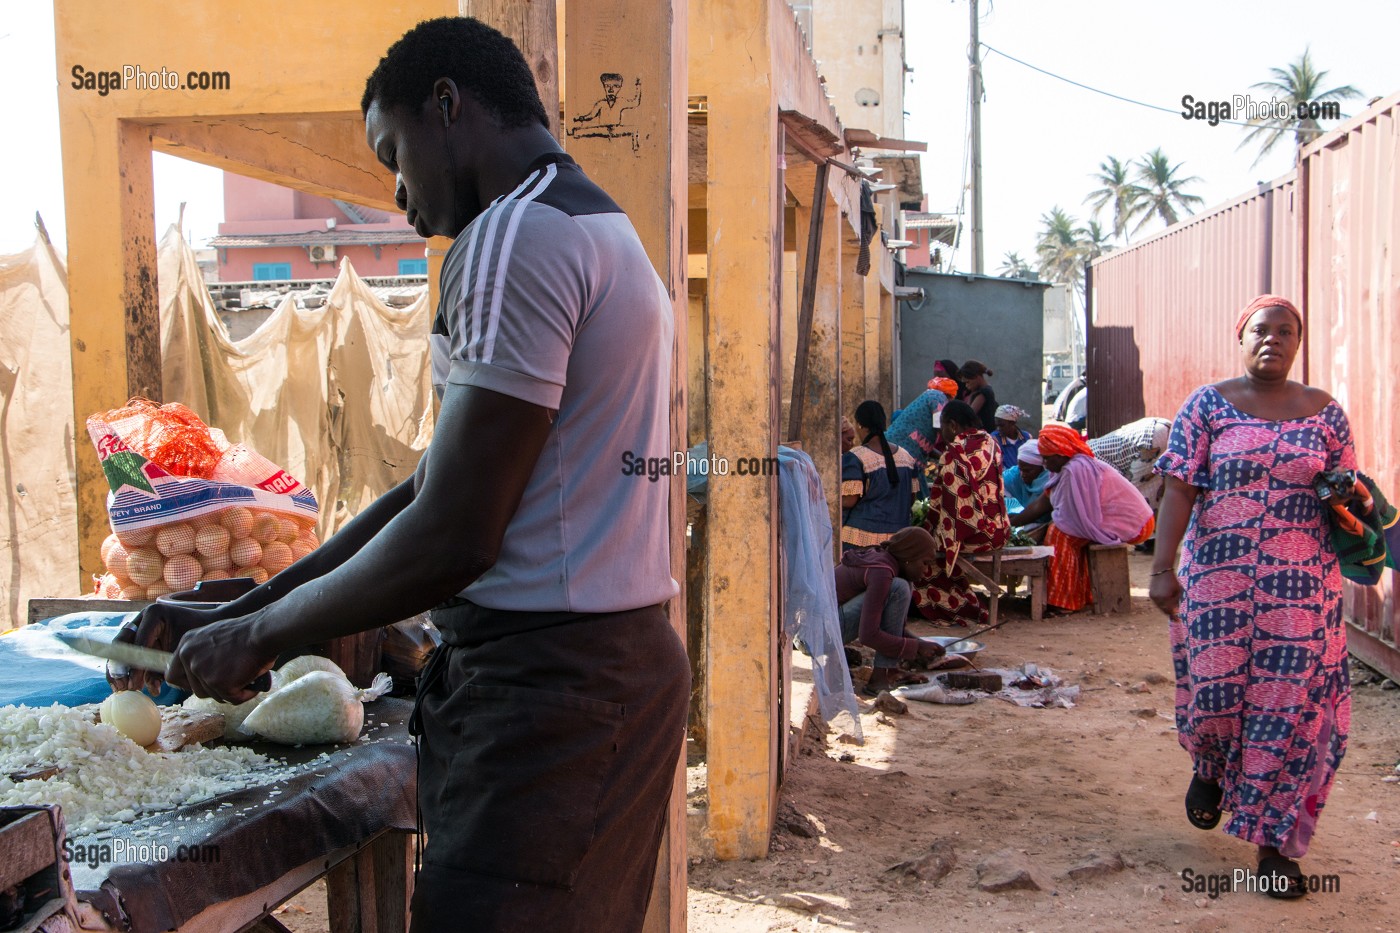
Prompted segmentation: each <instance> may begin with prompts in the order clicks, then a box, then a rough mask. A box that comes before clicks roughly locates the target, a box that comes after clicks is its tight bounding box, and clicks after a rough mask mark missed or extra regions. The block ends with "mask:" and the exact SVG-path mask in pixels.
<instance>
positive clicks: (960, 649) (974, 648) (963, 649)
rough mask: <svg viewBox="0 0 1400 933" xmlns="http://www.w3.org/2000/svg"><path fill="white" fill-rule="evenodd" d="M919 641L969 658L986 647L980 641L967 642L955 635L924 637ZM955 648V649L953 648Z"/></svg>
mask: <svg viewBox="0 0 1400 933" xmlns="http://www.w3.org/2000/svg"><path fill="white" fill-rule="evenodd" d="M919 640H920V641H930V642H933V643H934V644H935V645H942V646H943V648H944V650H946V651H947V652H948V653H949V654H961V655H963V656H964V657H969V656H971V655H974V654H976V653H977V652H979V651H981V650H982V649H983V648H985V647H987V646H986V645H984V644H982V643H981V642H980V641H968V640H967V639H965V638H958V637H957V636H955V635H924V636H921V637H920V639H919ZM954 646H956V647H954Z"/></svg>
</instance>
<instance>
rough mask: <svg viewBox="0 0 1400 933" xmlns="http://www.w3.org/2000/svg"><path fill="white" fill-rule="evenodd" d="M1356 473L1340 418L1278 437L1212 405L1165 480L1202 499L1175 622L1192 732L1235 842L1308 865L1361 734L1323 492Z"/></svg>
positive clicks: (1196, 416) (1282, 424) (1187, 547)
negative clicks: (1351, 743) (1327, 476)
mask: <svg viewBox="0 0 1400 933" xmlns="http://www.w3.org/2000/svg"><path fill="white" fill-rule="evenodd" d="M1354 469H1356V452H1355V450H1354V448H1353V447H1352V440H1351V426H1350V424H1349V423H1348V422H1347V416H1346V414H1345V413H1344V412H1343V411H1342V408H1341V406H1340V405H1338V404H1337V403H1336V402H1329V403H1328V404H1327V407H1326V408H1324V409H1322V411H1320V412H1318V413H1317V414H1315V415H1311V416H1309V417H1306V418H1291V419H1287V420H1283V421H1268V420H1265V419H1262V418H1257V417H1255V416H1253V415H1250V414H1247V413H1245V412H1243V411H1241V410H1239V409H1238V408H1236V407H1235V406H1234V405H1233V404H1231V403H1230V401H1229V400H1228V399H1226V398H1225V396H1224V395H1222V394H1221V393H1220V390H1219V389H1217V388H1215V387H1214V386H1206V387H1204V388H1202V389H1198V390H1197V391H1196V392H1195V394H1193V395H1192V396H1191V397H1190V398H1189V399H1187V401H1186V404H1185V405H1183V406H1182V408H1181V413H1180V414H1178V415H1177V416H1176V422H1175V424H1173V426H1172V432H1171V440H1170V442H1169V443H1168V446H1167V451H1166V453H1164V454H1163V455H1162V458H1161V459H1160V460H1158V461H1157V470H1158V472H1160V473H1162V474H1164V475H1166V476H1174V477H1176V478H1177V479H1179V480H1181V481H1182V482H1184V483H1188V484H1190V485H1192V486H1195V487H1196V488H1198V489H1200V490H1201V494H1200V496H1199V497H1198V498H1197V499H1196V504H1195V506H1194V507H1193V508H1192V510H1191V523H1190V525H1189V526H1188V528H1187V530H1186V538H1185V540H1184V541H1183V542H1182V545H1181V567H1180V569H1179V570H1178V571H1177V577H1178V579H1180V581H1181V585H1182V588H1183V590H1184V594H1183V599H1182V602H1181V611H1180V614H1179V616H1177V617H1176V618H1174V619H1172V622H1171V642H1172V661H1173V664H1174V666H1175V668H1176V724H1177V737H1178V738H1179V739H1180V741H1181V745H1182V747H1183V748H1185V749H1186V750H1187V751H1188V752H1190V753H1191V758H1192V761H1193V763H1194V765H1195V769H1196V773H1197V774H1199V775H1200V776H1201V777H1203V778H1205V779H1206V780H1210V781H1216V782H1218V783H1219V784H1220V786H1221V788H1222V789H1223V790H1224V795H1225V796H1224V799H1223V801H1222V802H1221V808H1222V809H1223V810H1226V811H1228V812H1229V813H1230V815H1231V816H1230V822H1229V823H1227V824H1226V825H1225V832H1227V833H1229V834H1230V835H1232V836H1238V837H1239V838H1241V839H1244V840H1246V841H1248V842H1252V843H1254V844H1256V845H1261V846H1274V847H1276V848H1277V849H1278V850H1279V851H1280V852H1282V853H1283V855H1284V856H1286V857H1288V858H1299V857H1301V856H1302V855H1304V854H1305V853H1306V852H1307V849H1308V843H1309V842H1310V841H1311V839H1312V834H1313V830H1314V829H1315V828H1316V825H1317V817H1318V813H1319V812H1320V811H1321V810H1322V807H1323V804H1325V803H1326V802H1327V796H1328V793H1329V791H1330V790H1331V787H1332V779H1333V778H1334V777H1335V776H1336V773H1337V767H1338V766H1339V765H1340V764H1341V761H1342V756H1343V755H1344V754H1345V753H1346V745H1347V732H1348V730H1349V727H1350V724H1351V680H1350V677H1349V674H1348V667H1347V636H1346V623H1345V621H1344V620H1343V613H1342V575H1341V571H1340V570H1339V569H1338V564H1337V555H1336V552H1335V551H1333V550H1332V539H1331V535H1330V532H1329V525H1328V522H1327V518H1326V516H1325V515H1324V513H1323V507H1322V503H1321V500H1319V499H1318V496H1317V493H1316V492H1314V491H1313V486H1312V482H1313V478H1314V477H1315V476H1316V475H1317V474H1318V473H1319V472H1320V471H1322V470H1354Z"/></svg>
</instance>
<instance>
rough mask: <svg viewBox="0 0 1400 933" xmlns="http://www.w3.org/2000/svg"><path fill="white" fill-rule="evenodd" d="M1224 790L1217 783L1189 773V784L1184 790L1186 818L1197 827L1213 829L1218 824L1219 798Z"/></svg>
mask: <svg viewBox="0 0 1400 933" xmlns="http://www.w3.org/2000/svg"><path fill="white" fill-rule="evenodd" d="M1223 794H1224V791H1222V790H1221V789H1220V785H1219V784H1212V783H1210V782H1209V781H1206V780H1202V779H1201V777H1200V775H1196V774H1193V775H1191V786H1190V787H1189V788H1187V790H1186V818H1187V819H1188V820H1190V821H1191V825H1192V826H1194V827H1196V828H1197V829H1214V828H1215V827H1217V826H1219V825H1220V798H1221V797H1222V796H1223Z"/></svg>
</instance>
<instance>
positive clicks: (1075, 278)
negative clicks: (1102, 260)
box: [1035, 205, 1085, 292]
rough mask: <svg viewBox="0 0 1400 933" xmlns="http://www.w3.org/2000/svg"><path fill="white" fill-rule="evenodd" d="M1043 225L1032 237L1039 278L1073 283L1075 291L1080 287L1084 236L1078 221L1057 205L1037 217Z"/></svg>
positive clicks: (1079, 289) (1082, 280)
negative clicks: (1037, 235) (1037, 234)
mask: <svg viewBox="0 0 1400 933" xmlns="http://www.w3.org/2000/svg"><path fill="white" fill-rule="evenodd" d="M1040 222H1041V224H1043V227H1042V229H1041V231H1040V236H1039V237H1038V238H1037V239H1036V244H1035V255H1036V259H1037V260H1038V261H1039V265H1040V277H1041V278H1042V279H1045V280H1046V281H1047V282H1058V283H1061V284H1066V285H1073V286H1074V288H1075V291H1076V292H1080V291H1082V290H1083V288H1084V242H1083V241H1084V235H1085V230H1084V228H1083V227H1080V226H1079V222H1078V221H1077V220H1075V219H1074V218H1073V217H1071V216H1070V215H1069V214H1067V213H1065V212H1064V210H1063V209H1061V208H1060V207H1059V206H1058V205H1057V206H1055V207H1052V208H1051V209H1050V212H1049V213H1048V214H1042V215H1041V216H1040Z"/></svg>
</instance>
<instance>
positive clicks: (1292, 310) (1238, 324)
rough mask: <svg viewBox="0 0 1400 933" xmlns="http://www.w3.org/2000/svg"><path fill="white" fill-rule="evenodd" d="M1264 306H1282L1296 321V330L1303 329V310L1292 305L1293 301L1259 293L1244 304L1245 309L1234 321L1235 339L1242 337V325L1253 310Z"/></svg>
mask: <svg viewBox="0 0 1400 933" xmlns="http://www.w3.org/2000/svg"><path fill="white" fill-rule="evenodd" d="M1264 308H1282V309H1283V310H1285V311H1287V312H1288V313H1289V314H1291V315H1293V318H1294V320H1296V321H1297V322H1298V330H1299V331H1301V330H1302V329H1303V312H1301V311H1299V310H1298V309H1297V307H1296V306H1294V304H1293V302H1291V301H1289V300H1288V299H1287V298H1280V297H1279V296H1278V295H1260V296H1259V297H1258V298H1256V299H1254V300H1253V301H1251V302H1250V303H1249V304H1248V305H1246V306H1245V309H1244V310H1243V311H1241V312H1240V317H1239V320H1237V321H1235V339H1236V340H1240V339H1242V338H1243V337H1244V326H1245V325H1246V324H1248V323H1249V319H1250V318H1252V317H1253V316H1254V312H1255V311H1261V310H1263V309H1264Z"/></svg>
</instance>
